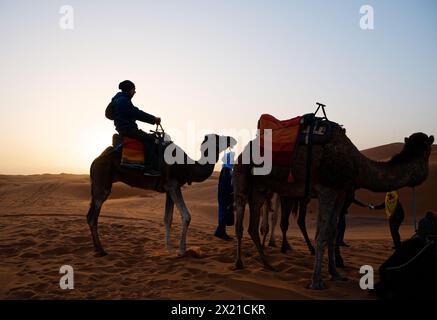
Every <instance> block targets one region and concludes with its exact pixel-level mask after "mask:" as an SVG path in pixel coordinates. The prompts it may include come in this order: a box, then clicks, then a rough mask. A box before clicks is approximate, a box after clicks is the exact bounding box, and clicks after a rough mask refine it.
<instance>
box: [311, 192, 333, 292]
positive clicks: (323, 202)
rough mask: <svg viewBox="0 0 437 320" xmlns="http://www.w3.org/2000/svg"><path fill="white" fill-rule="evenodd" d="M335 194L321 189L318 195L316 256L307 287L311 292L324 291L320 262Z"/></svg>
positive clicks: (326, 239) (326, 238) (327, 235)
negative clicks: (310, 280)
mask: <svg viewBox="0 0 437 320" xmlns="http://www.w3.org/2000/svg"><path fill="white" fill-rule="evenodd" d="M336 200H337V193H336V192H335V191H334V190H331V189H323V190H321V191H320V193H319V215H318V217H317V231H316V254H315V259H314V260H315V261H314V270H313V276H312V282H311V284H310V285H309V288H310V289H313V290H324V289H326V285H325V283H324V282H323V280H322V277H321V271H322V260H323V253H324V250H325V245H326V243H327V241H328V238H329V233H330V226H331V218H332V215H333V214H335V207H336Z"/></svg>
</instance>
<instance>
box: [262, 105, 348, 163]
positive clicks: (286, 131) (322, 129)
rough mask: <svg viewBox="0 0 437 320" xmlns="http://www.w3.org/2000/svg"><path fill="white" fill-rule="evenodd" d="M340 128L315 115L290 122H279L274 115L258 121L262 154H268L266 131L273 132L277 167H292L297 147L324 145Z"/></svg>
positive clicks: (273, 149)
mask: <svg viewBox="0 0 437 320" xmlns="http://www.w3.org/2000/svg"><path fill="white" fill-rule="evenodd" d="M335 127H340V125H338V124H337V123H335V122H331V121H329V120H327V119H326V118H321V117H316V116H315V114H314V113H309V114H305V115H303V116H298V117H295V118H291V119H288V120H278V119H276V118H275V117H273V116H272V115H269V114H263V115H261V117H260V119H259V121H258V129H260V140H261V141H260V142H261V154H264V152H266V151H267V152H268V151H270V150H268V148H269V147H265V146H264V130H266V129H271V130H272V147H271V152H272V162H273V165H275V166H291V164H292V160H293V154H294V150H295V148H296V145H315V144H324V143H327V142H329V141H330V140H331V138H332V131H333V129H334V128H335Z"/></svg>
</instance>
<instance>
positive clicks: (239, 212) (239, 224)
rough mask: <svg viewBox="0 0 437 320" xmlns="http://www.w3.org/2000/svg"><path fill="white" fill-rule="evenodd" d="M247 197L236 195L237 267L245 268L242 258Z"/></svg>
mask: <svg viewBox="0 0 437 320" xmlns="http://www.w3.org/2000/svg"><path fill="white" fill-rule="evenodd" d="M245 206H246V199H245V198H244V197H241V196H236V197H235V211H236V219H235V235H236V237H237V257H236V259H235V269H243V266H244V265H243V260H242V259H241V240H242V238H243V220H244V209H245Z"/></svg>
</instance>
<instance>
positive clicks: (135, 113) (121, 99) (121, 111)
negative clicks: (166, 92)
mask: <svg viewBox="0 0 437 320" xmlns="http://www.w3.org/2000/svg"><path fill="white" fill-rule="evenodd" d="M118 88H119V89H120V90H121V92H118V93H117V94H116V95H115V96H114V97H113V98H112V101H111V105H112V119H113V120H114V125H115V129H116V130H117V132H118V133H119V134H120V135H122V136H127V137H130V138H134V139H137V140H140V141H142V142H143V143H144V167H145V168H144V175H149V176H159V175H160V172H159V170H157V169H158V168H153V165H152V161H153V153H154V151H155V143H154V140H155V137H154V136H153V135H151V134H148V133H146V132H144V131H142V130H141V129H138V126H137V124H136V122H135V121H136V120H138V121H142V122H146V123H150V124H160V123H161V118H158V117H155V116H153V115H151V114H148V113H146V112H144V111H141V110H140V109H138V108H137V107H135V106H134V105H133V104H132V101H131V99H132V97H133V96H134V95H135V84H134V83H133V82H132V81H130V80H125V81H122V82H120V84H119V85H118Z"/></svg>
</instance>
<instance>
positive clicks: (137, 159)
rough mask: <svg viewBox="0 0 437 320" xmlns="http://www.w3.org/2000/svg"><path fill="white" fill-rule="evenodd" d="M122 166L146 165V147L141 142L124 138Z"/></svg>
mask: <svg viewBox="0 0 437 320" xmlns="http://www.w3.org/2000/svg"><path fill="white" fill-rule="evenodd" d="M121 163H122V164H132V165H144V145H143V143H142V142H141V141H139V140H136V139H132V138H129V137H123V151H122V155H121Z"/></svg>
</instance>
